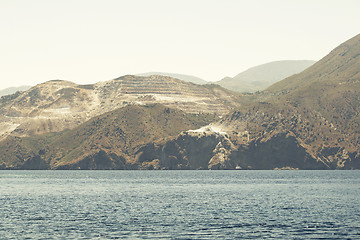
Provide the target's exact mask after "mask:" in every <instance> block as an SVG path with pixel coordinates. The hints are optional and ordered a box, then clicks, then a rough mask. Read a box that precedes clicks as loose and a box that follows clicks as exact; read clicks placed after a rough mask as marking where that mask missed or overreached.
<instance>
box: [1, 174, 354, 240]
mask: <svg viewBox="0 0 360 240" xmlns="http://www.w3.org/2000/svg"><path fill="white" fill-rule="evenodd" d="M359 203H360V171H0V220H1V221H0V238H1V239H26V238H28V239H122V238H129V239H161V238H163V239H360V205H359Z"/></svg>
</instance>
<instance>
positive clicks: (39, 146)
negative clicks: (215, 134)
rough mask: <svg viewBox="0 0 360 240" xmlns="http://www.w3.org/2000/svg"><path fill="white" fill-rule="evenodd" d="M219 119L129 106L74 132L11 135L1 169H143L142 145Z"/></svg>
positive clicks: (1, 149)
mask: <svg viewBox="0 0 360 240" xmlns="http://www.w3.org/2000/svg"><path fill="white" fill-rule="evenodd" d="M216 119H218V118H217V117H216V116H215V115H214V114H190V113H185V112H183V111H181V110H177V109H171V108H168V107H166V106H164V105H161V104H151V105H129V106H126V107H123V108H120V109H116V110H114V111H111V112H107V113H105V114H102V115H100V116H97V117H94V118H92V119H90V120H89V121H87V122H85V123H83V124H81V125H80V126H78V127H76V128H74V129H72V130H65V131H63V132H60V133H51V134H49V133H47V134H43V135H36V136H32V137H14V136H8V137H7V138H6V139H5V140H3V141H1V142H0V153H1V156H2V158H1V159H0V161H2V162H0V168H2V169H137V168H141V167H142V165H141V163H140V162H139V161H138V157H137V156H136V152H137V149H138V148H140V147H141V146H142V145H145V144H147V143H149V142H151V143H155V142H156V141H157V140H158V141H161V140H162V139H167V138H169V137H171V136H176V135H177V134H179V133H180V132H182V131H186V130H189V129H194V128H198V127H200V126H203V125H206V124H208V123H210V122H211V121H214V120H216ZM154 163H156V160H155V161H154V162H153V164H154ZM144 166H145V165H144Z"/></svg>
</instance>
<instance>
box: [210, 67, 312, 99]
mask: <svg viewBox="0 0 360 240" xmlns="http://www.w3.org/2000/svg"><path fill="white" fill-rule="evenodd" d="M314 63H315V61H311V60H284V61H276V62H270V63H266V64H262V65H259V66H255V67H252V68H249V69H248V70H246V71H244V72H241V73H239V74H238V75H236V76H235V77H233V78H231V77H225V78H223V79H222V80H220V81H218V82H215V83H216V84H219V85H220V86H222V87H224V88H227V89H230V90H233V91H237V92H256V91H262V90H264V89H266V88H267V87H269V86H270V85H271V84H274V83H276V82H278V81H280V80H283V79H284V78H287V77H289V76H291V75H294V74H297V73H299V72H301V71H303V70H304V69H306V68H308V67H310V66H311V65H313V64H314Z"/></svg>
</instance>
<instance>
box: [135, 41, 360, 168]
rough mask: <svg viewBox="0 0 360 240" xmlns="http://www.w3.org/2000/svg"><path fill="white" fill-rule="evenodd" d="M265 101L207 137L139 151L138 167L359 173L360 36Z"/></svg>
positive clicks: (271, 91)
mask: <svg viewBox="0 0 360 240" xmlns="http://www.w3.org/2000/svg"><path fill="white" fill-rule="evenodd" d="M262 97H263V99H265V97H266V98H267V100H266V101H265V100H264V101H263V102H258V103H253V104H248V105H246V106H242V108H241V109H239V110H238V111H235V112H233V113H232V114H230V115H228V116H227V117H225V118H224V119H222V120H221V121H219V122H218V123H217V124H212V126H216V127H211V125H210V126H209V128H208V129H209V130H208V131H197V132H191V133H189V134H187V135H181V136H179V137H178V138H177V139H175V140H172V141H170V142H168V143H166V144H164V145H163V146H157V147H156V148H154V147H151V146H149V147H147V148H144V149H142V150H141V151H142V161H145V162H146V161H147V162H151V161H152V159H154V158H156V159H160V162H161V163H162V164H160V167H168V168H171V169H173V168H176V167H177V166H190V168H205V169H207V168H211V169H234V168H236V167H237V168H241V169H275V168H279V169H353V168H355V169H360V147H359V146H360V116H359V113H360V35H357V36H355V37H354V38H352V39H350V40H348V41H346V42H345V43H343V44H341V45H340V46H339V47H337V48H336V49H335V50H333V51H332V52H331V53H330V54H329V55H327V56H326V57H324V58H323V59H322V60H320V61H319V62H318V63H316V64H315V65H313V66H311V67H310V68H308V69H307V70H305V71H303V72H302V73H300V74H298V75H294V76H292V77H289V78H287V79H285V80H283V81H281V82H279V83H277V84H275V85H273V86H271V87H270V88H269V89H268V90H267V92H266V93H265V94H263V96H262ZM190 143H191V144H190ZM166 145H172V146H173V148H166V147H165V146H166ZM195 145H196V147H194V146H195ZM199 151H201V154H199ZM183 153H191V154H187V155H186V154H185V157H184V154H183ZM192 155H193V156H196V159H194V158H192V157H191V156H192ZM189 156H190V157H189ZM169 159H172V161H170V162H169Z"/></svg>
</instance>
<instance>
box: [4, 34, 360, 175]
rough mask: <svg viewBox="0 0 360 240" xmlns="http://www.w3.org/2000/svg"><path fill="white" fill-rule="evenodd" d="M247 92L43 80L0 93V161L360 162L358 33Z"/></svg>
mask: <svg viewBox="0 0 360 240" xmlns="http://www.w3.org/2000/svg"><path fill="white" fill-rule="evenodd" d="M254 95H256V96H257V97H258V98H257V99H262V100H261V101H260V100H259V101H257V102H250V101H248V100H247V99H244V98H245V97H246V96H244V95H241V94H239V95H236V94H235V93H233V92H231V91H227V90H225V89H223V88H221V87H218V86H216V85H204V86H200V85H195V84H192V83H187V82H184V81H180V80H177V79H173V78H170V77H164V76H150V77H140V76H124V77H120V78H118V79H114V80H111V81H108V82H102V83H98V84H94V85H77V84H74V83H70V82H65V81H51V82H47V83H44V84H42V85H39V86H36V87H34V88H32V89H30V90H29V91H27V92H25V93H17V94H14V95H10V96H5V97H3V98H2V99H1V105H0V106H1V111H2V112H1V116H2V117H1V119H0V120H1V124H2V125H1V126H2V129H3V138H2V140H0V154H1V155H2V156H5V157H3V158H2V159H0V161H2V162H0V166H1V168H3V169H78V168H81V169H360V35H357V36H355V37H354V38H352V39H350V40H348V41H346V42H344V43H343V44H341V45H340V46H339V47H337V48H336V49H334V50H333V51H331V52H330V53H329V54H328V55H327V56H325V57H324V58H323V59H321V60H320V61H319V62H317V63H316V64H314V65H313V66H311V67H309V68H308V69H306V70H305V71H303V72H301V73H299V74H297V75H293V76H291V77H289V78H286V79H284V80H282V81H280V82H278V83H277V84H274V85H273V86H271V87H269V88H268V89H267V90H266V91H264V92H261V93H256V94H254ZM255 99H256V98H255ZM157 102H161V103H163V104H164V105H166V106H164V105H158V104H155V105H154V104H153V103H157ZM134 104H135V105H134ZM176 108H177V109H176ZM179 109H182V111H181V110H179ZM226 112H228V114H227V115H224V114H225V113H226ZM213 114H218V115H223V117H222V118H219V117H218V116H215V115H213ZM29 119H30V120H31V121H33V122H31V121H28V120H29ZM66 128H71V129H72V130H67V129H66ZM61 130H63V131H62V132H59V131H61ZM49 132H51V133H49ZM40 133H45V135H44V134H40Z"/></svg>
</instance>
